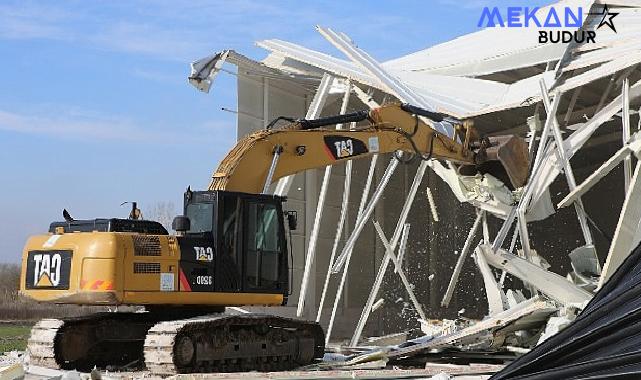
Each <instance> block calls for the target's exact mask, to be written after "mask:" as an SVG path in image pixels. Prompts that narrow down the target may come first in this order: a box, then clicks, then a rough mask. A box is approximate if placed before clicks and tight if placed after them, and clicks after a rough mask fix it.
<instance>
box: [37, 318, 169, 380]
mask: <svg viewBox="0 0 641 380" xmlns="http://www.w3.org/2000/svg"><path fill="white" fill-rule="evenodd" d="M159 318H160V315H157V314H153V313H99V314H93V315H89V316H85V317H77V318H65V319H43V320H41V321H39V322H38V323H37V324H36V325H35V326H34V327H33V328H32V329H31V336H30V337H29V340H28V342H27V350H28V352H29V363H30V364H32V365H37V366H42V367H47V368H54V369H63V370H72V369H75V370H80V371H90V370H91V369H92V368H94V366H95V367H98V368H124V367H130V368H142V366H143V360H142V347H143V343H144V339H145V335H146V333H147V331H148V330H149V328H150V327H151V326H153V325H154V324H155V323H157V322H158V321H159Z"/></svg>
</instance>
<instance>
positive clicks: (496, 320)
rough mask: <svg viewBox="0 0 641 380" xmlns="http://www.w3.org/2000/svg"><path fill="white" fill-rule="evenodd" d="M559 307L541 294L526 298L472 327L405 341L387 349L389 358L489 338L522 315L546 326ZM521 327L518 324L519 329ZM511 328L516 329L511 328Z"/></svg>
mask: <svg viewBox="0 0 641 380" xmlns="http://www.w3.org/2000/svg"><path fill="white" fill-rule="evenodd" d="M557 310H558V309H557V307H556V305H554V304H553V303H551V302H549V301H544V300H543V299H542V298H540V297H534V298H532V299H529V300H527V301H524V302H521V303H520V304H518V305H517V306H515V307H513V308H510V309H508V310H506V311H503V312H501V313H498V314H496V315H494V316H492V317H489V318H486V319H484V320H482V321H480V322H478V323H476V324H474V325H472V326H470V327H467V328H464V329H462V330H459V331H456V332H454V333H453V334H449V335H443V336H439V337H436V338H432V337H423V338H417V339H415V340H413V341H408V343H406V344H405V345H401V346H399V347H395V348H392V349H391V350H390V351H389V352H388V353H387V356H388V357H389V358H390V359H393V360H396V359H401V358H404V357H409V356H412V355H416V354H419V353H421V352H423V351H425V350H430V349H433V348H438V347H443V346H447V345H454V344H456V343H457V342H463V341H470V340H471V341H479V340H478V338H479V336H485V337H486V338H487V335H486V334H489V337H491V336H495V337H496V336H500V335H502V334H504V333H503V332H502V331H507V330H505V329H506V328H508V327H509V326H510V325H513V324H515V323H517V322H518V321H519V320H521V319H523V318H525V319H526V320H527V319H528V318H530V321H533V323H535V324H536V323H538V326H540V327H543V326H544V324H545V321H546V320H547V316H549V315H551V314H552V313H555V312H556V311H557ZM532 325H533V324H532V323H529V322H528V323H525V324H524V325H522V326H527V327H528V328H531V327H532ZM520 328H522V327H519V328H518V329H520ZM510 331H515V330H514V329H512V330H510ZM486 342H487V343H490V344H491V342H492V340H491V339H490V340H487V341H486ZM501 342H502V340H501Z"/></svg>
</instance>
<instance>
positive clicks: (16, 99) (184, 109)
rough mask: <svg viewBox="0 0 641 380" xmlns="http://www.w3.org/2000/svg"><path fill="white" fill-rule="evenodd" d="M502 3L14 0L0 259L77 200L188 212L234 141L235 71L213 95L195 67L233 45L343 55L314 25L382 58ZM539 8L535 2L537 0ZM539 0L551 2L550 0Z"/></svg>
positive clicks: (3, 26)
mask: <svg viewBox="0 0 641 380" xmlns="http://www.w3.org/2000/svg"><path fill="white" fill-rule="evenodd" d="M492 3H498V2H496V1H495V2H492V1H484V0H471V1H466V0H459V1H456V0H437V1H430V2H427V1H404V2H382V1H329V2H327V1H315V2H296V1H272V2H268V1H261V0H241V1H200V0H191V1H185V2H177V1H171V0H164V1H163V0H160V1H144V0H132V1H81V0H78V1H55V2H53V1H22V0H20V1H2V2H1V3H0V59H1V61H0V62H1V63H0V65H1V66H0V67H1V68H2V69H1V70H0V170H1V173H2V186H0V212H1V214H0V236H2V238H1V239H0V262H2V261H8V262H17V261H19V258H20V254H21V250H22V246H23V245H24V242H25V239H26V237H27V236H29V235H31V234H36V233H42V232H45V231H46V230H47V228H48V225H49V223H50V222H51V221H53V220H60V219H61V215H60V214H61V210H62V209H63V208H67V209H68V210H70V211H71V213H72V215H74V216H75V217H76V218H94V217H125V216H126V215H127V209H126V208H124V207H120V206H119V205H120V203H121V202H123V201H138V202H139V203H140V205H141V208H142V209H143V211H144V210H145V209H146V208H148V207H150V206H151V205H153V204H154V203H156V202H173V203H174V204H175V205H176V209H177V211H178V210H179V209H180V208H181V207H182V206H181V203H182V192H183V191H184V189H185V188H186V186H187V185H191V186H192V188H196V189H200V188H203V187H204V186H206V185H207V183H208V181H209V177H210V174H211V171H212V170H213V169H215V167H216V166H217V163H218V161H219V160H220V159H221V158H222V157H223V155H224V154H225V153H226V152H227V150H228V149H229V148H230V147H231V146H232V145H233V142H234V138H235V117H234V115H233V114H230V113H227V112H223V111H221V110H220V108H221V107H227V108H231V109H235V108H236V107H235V104H236V99H235V91H236V89H235V78H234V77H233V76H231V75H228V74H225V73H223V74H221V75H219V76H218V77H217V78H216V82H215V84H214V86H213V88H212V91H211V93H210V94H209V95H206V94H203V93H199V92H198V91H196V90H195V89H194V88H193V87H191V86H190V85H188V84H187V81H186V78H187V75H188V74H189V62H191V61H193V60H195V59H198V58H201V57H204V56H206V55H209V54H211V53H212V52H215V51H219V50H222V49H227V48H231V49H235V50H237V51H239V52H241V53H243V54H246V55H248V56H250V57H253V58H258V59H260V58H263V57H264V56H265V52H264V51H263V50H261V49H259V48H257V47H255V46H254V41H256V40H259V39H267V38H280V39H284V40H288V41H291V42H294V43H297V44H300V45H303V46H306V47H309V48H312V49H317V50H321V51H324V52H327V53H330V54H333V55H336V56H339V57H342V56H341V54H340V53H339V52H337V51H335V50H334V49H333V48H332V47H331V45H329V44H328V43H327V42H326V41H325V40H324V39H323V38H322V37H321V36H320V35H319V34H318V33H317V32H316V31H315V29H314V25H316V24H320V25H323V26H329V27H332V28H335V29H336V30H339V31H343V32H345V33H347V34H348V35H349V36H350V37H352V39H353V40H354V41H356V43H357V44H358V45H359V46H360V47H362V48H364V49H365V50H367V51H368V52H370V54H372V55H373V56H374V57H376V58H377V59H378V60H380V61H384V60H387V59H391V58H395V57H398V56H401V55H404V54H407V53H410V52H413V51H416V50H420V49H423V48H426V47H429V46H431V45H434V44H435V43H438V42H443V41H446V40H449V39H451V38H454V37H456V36H459V35H462V34H464V33H468V32H473V31H475V30H476V29H477V27H476V24H477V22H478V18H479V16H480V11H481V9H482V7H483V6H485V5H490V4H492ZM528 3H531V2H528ZM537 3H540V2H537Z"/></svg>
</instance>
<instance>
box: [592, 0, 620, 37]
mask: <svg viewBox="0 0 641 380" xmlns="http://www.w3.org/2000/svg"><path fill="white" fill-rule="evenodd" d="M589 14H591V15H595V16H602V17H601V22H600V23H599V26H597V29H599V28H601V27H602V26H603V25H607V26H609V27H610V29H612V30H613V31H614V33H616V32H617V28H615V27H614V21H612V19H613V18H615V17H616V16H618V15H619V13H618V12H610V9H609V8H608V5H607V4H604V5H603V9H601V12H597V13H589Z"/></svg>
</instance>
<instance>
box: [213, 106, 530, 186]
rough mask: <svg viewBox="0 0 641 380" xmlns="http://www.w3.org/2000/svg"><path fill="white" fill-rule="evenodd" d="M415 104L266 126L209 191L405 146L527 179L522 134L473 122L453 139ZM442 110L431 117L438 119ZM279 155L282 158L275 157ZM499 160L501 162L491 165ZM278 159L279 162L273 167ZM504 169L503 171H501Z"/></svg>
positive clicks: (239, 148)
mask: <svg viewBox="0 0 641 380" xmlns="http://www.w3.org/2000/svg"><path fill="white" fill-rule="evenodd" d="M414 112H420V111H418V110H417V108H416V107H412V106H407V105H399V104H390V105H386V106H382V107H379V108H376V109H373V110H371V111H369V112H363V111H361V112H357V113H353V114H348V115H341V116H331V117H328V118H324V119H319V120H299V121H295V122H293V123H292V124H290V125H288V126H286V127H284V128H282V129H277V130H275V129H266V130H261V131H257V132H255V133H252V134H250V135H248V136H246V137H244V138H243V139H241V140H240V141H239V142H238V144H236V146H234V148H233V149H232V150H231V151H230V152H229V153H228V155H227V156H226V157H225V158H224V159H223V160H222V162H221V163H220V166H219V167H218V169H217V170H216V171H215V172H214V174H213V175H212V180H211V182H210V184H209V190H227V191H241V192H247V193H260V192H261V191H262V190H263V188H264V185H265V182H266V181H270V182H274V181H276V180H278V179H279V178H282V177H285V176H288V175H292V174H296V173H298V172H301V171H304V170H307V169H312V168H320V167H324V166H327V165H334V164H337V163H340V162H343V161H345V160H351V159H359V158H365V157H367V156H370V155H372V154H378V153H392V152H396V151H404V152H408V153H411V154H415V155H416V156H418V157H420V158H422V159H430V158H436V159H442V160H446V161H449V162H452V163H454V164H459V165H462V166H465V167H475V168H479V170H480V171H483V169H482V168H483V167H485V168H490V169H489V170H488V172H490V173H491V174H495V176H496V177H498V178H501V179H503V178H506V176H505V175H504V174H507V178H508V179H509V181H510V182H511V185H512V186H513V187H515V188H516V187H520V186H523V185H524V184H525V179H526V177H527V171H528V166H529V162H528V154H527V144H526V143H525V142H524V141H523V140H522V139H520V138H517V137H514V136H509V137H507V136H504V137H501V138H492V139H480V138H479V137H478V134H477V133H476V131H475V130H474V129H473V127H472V126H471V125H469V124H467V125H466V124H462V125H457V126H456V131H457V134H456V136H455V137H454V138H450V137H448V136H446V135H444V134H442V133H440V132H438V131H436V130H434V129H433V128H432V127H431V126H430V125H428V124H427V123H426V122H425V121H423V120H422V118H419V115H418V114H417V113H414ZM437 115H438V114H435V115H433V116H432V117H434V118H436V117H438V116H437ZM366 119H367V120H368V121H369V122H370V124H369V125H368V126H364V127H359V128H357V129H354V130H337V129H324V128H322V127H324V126H326V125H332V124H337V123H340V122H350V121H360V120H366ZM274 155H277V156H278V157H277V160H273V159H272V158H273V157H274ZM491 161H498V162H499V163H500V165H498V167H497V166H496V165H487V164H486V163H488V162H491ZM273 163H275V164H276V165H275V167H272V165H273ZM497 172H501V173H497Z"/></svg>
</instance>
